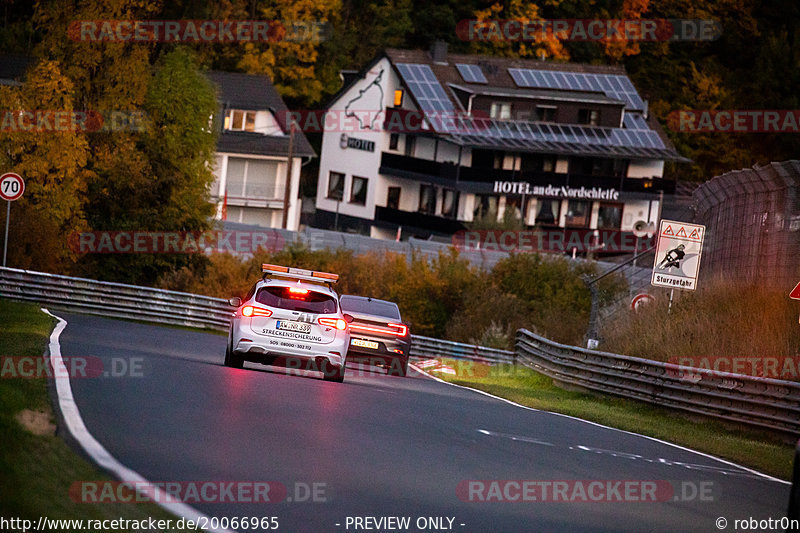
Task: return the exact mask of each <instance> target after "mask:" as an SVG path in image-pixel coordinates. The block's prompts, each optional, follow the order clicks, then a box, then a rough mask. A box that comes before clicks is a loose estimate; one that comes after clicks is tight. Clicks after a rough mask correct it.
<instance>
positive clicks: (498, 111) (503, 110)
mask: <svg viewBox="0 0 800 533" xmlns="http://www.w3.org/2000/svg"><path fill="white" fill-rule="evenodd" d="M489 116H490V117H491V118H495V119H498V120H508V119H510V118H511V104H508V103H504V102H493V103H492V106H491V107H490V108H489Z"/></svg>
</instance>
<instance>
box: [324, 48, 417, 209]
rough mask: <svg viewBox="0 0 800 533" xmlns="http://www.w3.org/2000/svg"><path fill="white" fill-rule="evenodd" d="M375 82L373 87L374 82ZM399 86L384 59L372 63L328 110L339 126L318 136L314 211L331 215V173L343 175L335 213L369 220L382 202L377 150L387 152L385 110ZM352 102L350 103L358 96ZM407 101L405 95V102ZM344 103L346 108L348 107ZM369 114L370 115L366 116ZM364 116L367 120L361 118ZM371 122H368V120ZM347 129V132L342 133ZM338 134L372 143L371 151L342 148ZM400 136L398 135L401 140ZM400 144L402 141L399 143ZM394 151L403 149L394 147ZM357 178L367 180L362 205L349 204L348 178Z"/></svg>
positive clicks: (334, 204) (379, 154)
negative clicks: (319, 144)
mask: <svg viewBox="0 0 800 533" xmlns="http://www.w3.org/2000/svg"><path fill="white" fill-rule="evenodd" d="M376 80H378V81H377V82H376V83H375V84H373V82H375V81H376ZM398 87H400V80H399V79H398V78H397V76H396V75H395V73H394V71H393V70H392V68H391V65H390V63H389V60H388V59H385V58H384V59H382V60H381V61H379V62H378V63H376V64H375V65H374V66H373V67H372V68H371V69H370V70H369V72H367V73H366V75H365V77H364V78H362V79H360V80H358V81H357V82H356V83H355V84H353V86H352V87H350V89H349V90H348V91H347V92H346V93H344V94H343V95H341V97H340V98H338V99H337V100H336V102H334V103H333V104H332V105H331V107H330V108H329V109H328V113H335V114H336V116H337V117H339V118H341V120H335V121H328V120H326V125H327V124H328V123H329V122H330V123H334V124H338V125H341V126H342V127H335V128H334V129H326V131H325V132H324V133H323V134H322V150H321V153H320V169H319V180H318V185H317V198H316V206H317V208H318V209H323V210H325V211H330V212H335V211H336V201H335V200H332V199H329V198H327V191H328V177H329V174H330V172H331V171H335V172H341V173H342V174H345V189H344V198H343V200H342V202H341V204H340V206H339V213H340V214H343V215H349V216H354V217H359V218H366V219H372V218H374V216H375V203H376V201H377V200H378V198H380V201H381V203H385V198H386V192H385V189H384V190H383V191H382V193H379V192H377V190H378V188H379V183H378V182H379V181H380V179H379V178H378V167H379V166H380V160H381V151H382V149H384V147H385V148H386V149H388V143H389V133H386V132H384V131H383V129H382V128H383V121H384V118H385V109H386V107H390V106H392V105H393V103H394V90H395V89H396V88H398ZM362 91H363V92H362ZM359 95H360V98H359V100H357V101H356V102H355V103H353V104H350V102H351V101H352V100H353V99H354V98H356V97H359ZM409 101H410V97H409V96H408V95H406V97H405V98H404V107H405V103H407V102H409ZM348 104H350V107H349V108H348ZM348 112H349V113H351V114H356V115H357V116H362V120H361V121H359V120H357V119H356V118H355V117H353V118H349V117H347V113H348ZM370 113H372V115H370ZM363 117H368V119H363ZM373 118H374V119H375V120H372V119H373ZM342 130H347V131H342ZM342 133H345V134H346V135H347V136H349V137H355V138H358V139H363V140H365V141H372V142H374V143H375V150H374V151H373V152H368V151H365V150H358V149H355V148H342V147H341V146H340V140H341V136H342ZM402 137H404V136H403V135H401V140H402ZM400 144H402V142H401V143H400ZM398 148H401V149H402V148H403V147H402V146H398ZM353 176H359V177H363V178H367V179H368V183H367V200H366V204H365V205H363V206H362V205H357V204H353V203H350V201H349V200H350V189H351V183H352V177H353Z"/></svg>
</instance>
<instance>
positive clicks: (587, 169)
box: [569, 157, 628, 178]
mask: <svg viewBox="0 0 800 533" xmlns="http://www.w3.org/2000/svg"><path fill="white" fill-rule="evenodd" d="M627 171H628V161H627V160H626V159H605V158H600V157H573V158H570V160H569V172H570V174H583V175H586V176H614V177H617V178H619V177H623V176H625V174H626V173H627Z"/></svg>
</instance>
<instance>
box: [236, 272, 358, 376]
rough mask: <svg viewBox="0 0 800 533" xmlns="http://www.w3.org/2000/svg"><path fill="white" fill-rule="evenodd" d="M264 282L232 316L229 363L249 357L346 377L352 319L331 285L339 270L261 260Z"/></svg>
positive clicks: (239, 364)
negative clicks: (344, 310) (328, 270)
mask: <svg viewBox="0 0 800 533" xmlns="http://www.w3.org/2000/svg"><path fill="white" fill-rule="evenodd" d="M262 271H263V273H264V275H263V278H262V279H261V281H259V282H257V283H256V284H255V285H253V288H252V289H250V292H249V293H248V294H247V296H246V297H245V298H244V300H242V299H241V298H231V299H230V300H229V303H230V304H231V305H233V306H236V307H237V308H238V309H237V310H236V313H235V314H234V315H233V318H232V319H231V327H230V333H229V335H228V346H227V349H226V351H225V365H226V366H230V367H235V368H242V366H243V365H244V362H245V361H252V362H256V363H261V364H265V365H275V366H284V367H286V368H290V369H298V370H312V371H319V372H322V374H323V376H324V378H325V379H326V380H328V381H338V382H340V383H341V382H342V381H344V374H345V358H346V356H347V349H348V346H349V343H350V331H349V327H348V321H352V320H353V317H352V316H350V315H346V314H344V313H343V312H342V309H341V306H340V305H339V297H338V295H337V294H336V292H335V291H334V290H333V285H334V284H335V283H336V282H337V281H338V280H339V275H338V274H331V273H328V272H316V271H311V270H304V269H299V268H290V267H285V266H278V265H269V264H264V265H262Z"/></svg>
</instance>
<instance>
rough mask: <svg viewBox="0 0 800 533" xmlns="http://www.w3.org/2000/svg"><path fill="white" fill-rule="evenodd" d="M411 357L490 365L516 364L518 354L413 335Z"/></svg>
mask: <svg viewBox="0 0 800 533" xmlns="http://www.w3.org/2000/svg"><path fill="white" fill-rule="evenodd" d="M410 355H411V357H417V358H421V359H430V358H440V357H447V358H450V359H461V360H465V361H475V362H481V363H488V364H496V363H514V361H515V359H516V354H515V353H514V352H512V351H509V350H497V349H495V348H487V347H486V346H478V345H477V344H464V343H461V342H453V341H445V340H441V339H434V338H432V337H423V336H422V335H411V352H410Z"/></svg>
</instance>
